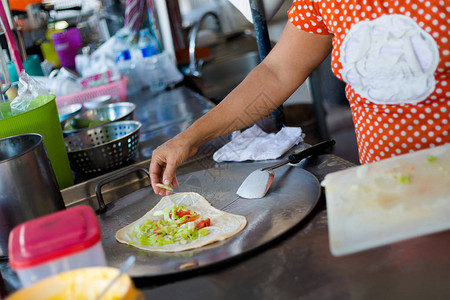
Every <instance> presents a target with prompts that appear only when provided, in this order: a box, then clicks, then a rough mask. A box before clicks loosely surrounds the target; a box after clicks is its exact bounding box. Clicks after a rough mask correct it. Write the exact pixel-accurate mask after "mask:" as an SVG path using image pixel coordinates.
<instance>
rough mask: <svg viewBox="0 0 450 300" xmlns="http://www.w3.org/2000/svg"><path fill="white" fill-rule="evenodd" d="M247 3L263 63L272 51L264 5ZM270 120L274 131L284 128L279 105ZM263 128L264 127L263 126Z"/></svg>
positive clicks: (254, 2) (282, 115) (282, 113)
mask: <svg viewBox="0 0 450 300" xmlns="http://www.w3.org/2000/svg"><path fill="white" fill-rule="evenodd" d="M249 1H250V9H251V12H252V18H253V27H254V29H255V34H256V42H257V44H258V52H259V57H260V59H261V61H263V60H264V58H266V56H267V54H269V52H270V50H271V49H272V46H271V43H270V38H269V31H268V29H267V20H266V15H265V12H264V3H263V2H262V0H249ZM271 119H272V120H273V123H274V124H273V125H274V127H275V128H274V129H275V130H276V131H278V130H280V129H281V128H282V127H283V126H284V124H285V119H284V112H283V106H282V105H280V106H279V107H278V108H277V109H276V110H274V111H273V112H272V113H271ZM262 122H263V124H267V123H266V122H264V120H263V121H262ZM264 127H266V125H264ZM263 129H264V128H263ZM266 131H268V130H266ZM270 131H272V130H270Z"/></svg>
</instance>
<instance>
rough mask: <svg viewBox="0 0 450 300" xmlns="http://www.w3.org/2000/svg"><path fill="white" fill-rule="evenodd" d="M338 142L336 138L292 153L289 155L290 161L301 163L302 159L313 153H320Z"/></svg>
mask: <svg viewBox="0 0 450 300" xmlns="http://www.w3.org/2000/svg"><path fill="white" fill-rule="evenodd" d="M334 144H336V142H335V141H334V140H328V141H323V142H320V143H318V144H315V145H313V146H311V147H309V148H306V149H303V150H302V151H300V152H297V153H292V154H290V155H289V156H288V159H289V162H290V163H293V164H296V163H299V162H300V161H301V160H302V159H304V158H307V157H308V156H311V155H313V154H316V153H319V152H320V151H322V150H325V149H327V148H329V147H331V146H333V145H334Z"/></svg>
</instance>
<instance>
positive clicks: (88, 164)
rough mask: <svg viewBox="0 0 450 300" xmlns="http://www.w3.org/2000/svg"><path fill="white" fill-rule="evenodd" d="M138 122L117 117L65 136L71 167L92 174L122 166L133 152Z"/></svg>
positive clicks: (139, 127)
mask: <svg viewBox="0 0 450 300" xmlns="http://www.w3.org/2000/svg"><path fill="white" fill-rule="evenodd" d="M141 126H142V124H141V123H140V122H138V121H118V122H113V123H108V124H104V125H101V126H97V127H95V128H90V129H87V130H83V131H81V132H79V133H76V134H73V135H70V136H67V137H65V138H64V141H65V143H66V149H67V154H68V156H69V161H70V167H71V169H72V170H73V171H74V172H76V173H78V174H84V175H92V174H101V173H106V172H109V171H112V170H115V169H118V168H120V167H122V166H124V165H125V164H126V163H127V162H129V161H130V160H131V159H132V158H133V157H134V156H135V155H136V152H137V146H138V143H139V131H140V129H141Z"/></svg>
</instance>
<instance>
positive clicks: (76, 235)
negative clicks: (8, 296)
mask: <svg viewBox="0 0 450 300" xmlns="http://www.w3.org/2000/svg"><path fill="white" fill-rule="evenodd" d="M100 237H101V230H100V225H99V222H98V220H97V216H96V214H95V212H94V210H93V209H92V208H91V207H90V206H84V205H83V206H76V207H73V208H69V209H66V210H63V211H60V212H56V213H52V214H50V215H47V216H44V217H40V218H37V219H33V220H31V221H27V222H25V223H22V224H20V225H18V226H16V227H15V228H14V229H13V230H12V231H11V233H10V235H9V249H8V254H9V263H10V266H11V268H12V269H13V270H14V271H15V272H16V273H17V276H18V277H19V280H20V282H21V283H22V285H23V286H24V287H26V286H29V285H31V284H33V283H35V282H37V281H39V280H41V279H43V278H45V277H49V276H52V275H55V274H58V273H61V272H63V271H68V270H72V269H78V268H83V267H92V266H106V258H105V253H104V251H103V247H102V244H101V239H100Z"/></svg>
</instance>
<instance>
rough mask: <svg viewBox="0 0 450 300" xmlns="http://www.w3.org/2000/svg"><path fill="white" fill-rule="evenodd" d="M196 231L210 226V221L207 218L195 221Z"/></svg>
mask: <svg viewBox="0 0 450 300" xmlns="http://www.w3.org/2000/svg"><path fill="white" fill-rule="evenodd" d="M196 225H197V229H202V228H203V227H208V226H211V220H210V219H209V218H207V219H200V220H197V224H196Z"/></svg>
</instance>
